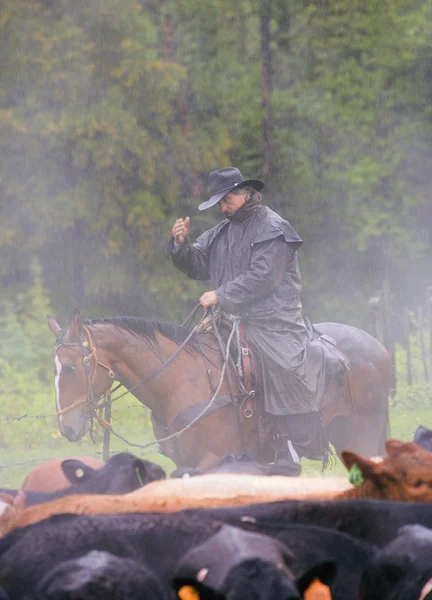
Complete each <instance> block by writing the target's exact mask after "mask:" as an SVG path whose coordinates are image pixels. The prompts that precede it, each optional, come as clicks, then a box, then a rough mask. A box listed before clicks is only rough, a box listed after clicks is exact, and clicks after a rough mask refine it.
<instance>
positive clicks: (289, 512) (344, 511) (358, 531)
mask: <svg viewBox="0 0 432 600" xmlns="http://www.w3.org/2000/svg"><path fill="white" fill-rule="evenodd" d="M182 513H183V514H186V515H191V516H193V515H199V517H200V518H201V519H203V518H208V519H213V520H217V521H223V522H224V523H229V524H231V525H235V526H237V527H242V528H245V529H252V530H254V531H258V532H259V531H267V530H268V529H269V528H270V529H273V530H274V531H281V532H282V531H283V530H284V528H285V527H286V526H287V525H288V524H289V525H293V524H299V525H316V526H319V527H325V528H330V529H336V530H338V531H342V532H344V533H347V534H348V535H351V536H353V537H355V538H358V539H361V540H363V541H365V542H367V543H369V544H372V545H375V546H378V547H382V546H385V545H386V544H388V543H389V542H390V541H391V540H392V539H393V538H394V537H395V536H396V534H397V532H398V529H399V528H400V527H402V526H403V525H409V524H416V523H418V524H420V525H424V526H425V527H431V528H432V505H431V504H426V503H420V502H419V503H416V502H389V501H382V500H322V501H304V500H283V501H281V502H269V503H262V504H254V505H249V506H235V507H227V508H215V509H203V508H201V509H188V510H185V511H182Z"/></svg>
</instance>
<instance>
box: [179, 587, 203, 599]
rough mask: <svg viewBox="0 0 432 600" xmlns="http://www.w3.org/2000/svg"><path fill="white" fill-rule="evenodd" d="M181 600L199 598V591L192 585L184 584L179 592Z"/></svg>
mask: <svg viewBox="0 0 432 600" xmlns="http://www.w3.org/2000/svg"><path fill="white" fill-rule="evenodd" d="M177 596H178V597H179V598H180V600H199V597H200V595H199V592H198V590H196V589H195V588H194V587H193V586H191V585H184V586H183V587H181V588H180V589H179V591H178V592H177Z"/></svg>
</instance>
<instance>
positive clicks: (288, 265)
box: [168, 167, 320, 474]
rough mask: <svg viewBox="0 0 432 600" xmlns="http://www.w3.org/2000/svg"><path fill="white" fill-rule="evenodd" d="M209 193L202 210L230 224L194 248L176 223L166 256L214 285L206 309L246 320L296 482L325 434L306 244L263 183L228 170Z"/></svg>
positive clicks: (215, 176)
mask: <svg viewBox="0 0 432 600" xmlns="http://www.w3.org/2000/svg"><path fill="white" fill-rule="evenodd" d="M209 187H210V193H211V196H210V198H209V199H208V200H207V201H206V202H202V203H201V204H200V205H199V207H198V208H199V210H207V209H209V208H211V207H212V206H215V205H216V204H217V205H218V206H219V210H220V211H221V213H222V215H223V216H224V217H225V218H224V220H223V221H222V222H221V223H219V224H218V225H216V226H215V227H213V228H212V229H210V230H208V231H206V232H204V233H203V234H202V235H201V236H199V237H198V239H197V240H196V242H195V243H194V244H192V243H190V241H189V238H188V235H189V226H190V218H189V217H186V218H185V219H183V218H180V219H177V220H176V222H175V224H174V226H173V229H172V237H171V239H170V241H169V243H168V251H169V253H170V255H171V258H172V261H173V263H174V265H175V266H176V267H177V268H178V269H180V270H181V271H183V272H184V273H186V274H187V275H188V276H189V277H190V278H192V279H200V280H210V281H211V283H212V289H211V290H209V291H207V292H205V293H204V294H203V295H202V296H201V298H200V304H201V306H202V307H203V308H204V309H207V308H208V307H210V306H214V307H218V309H219V310H220V311H221V312H222V313H224V314H226V315H235V316H239V317H240V318H241V320H242V322H243V324H244V329H245V332H246V339H247V341H248V344H250V346H251V348H252V349H253V350H254V349H255V352H254V355H255V356H256V357H258V358H259V363H260V364H259V376H258V379H259V383H260V385H259V387H260V392H261V393H262V396H263V399H264V409H265V413H266V415H267V417H268V419H270V423H271V428H272V432H273V434H272V435H271V444H272V448H273V450H274V452H275V462H276V463H277V464H280V465H281V468H286V470H287V471H290V472H292V473H293V474H298V473H300V470H301V467H300V458H301V456H302V455H303V456H308V446H310V445H311V441H312V440H311V439H310V437H311V436H310V431H311V424H312V425H314V426H315V428H316V427H320V412H319V411H317V410H316V407H315V406H314V393H313V386H312V387H311V386H310V385H309V382H308V377H307V368H306V364H305V362H306V361H305V358H306V346H307V341H308V330H307V327H306V324H305V321H304V319H303V315H302V303H301V297H300V295H301V290H302V279H301V275H300V271H299V266H298V252H297V251H298V248H299V246H300V245H301V244H302V240H301V238H300V237H299V235H298V234H297V233H296V232H295V231H294V229H293V228H292V226H291V225H290V224H289V223H288V221H286V220H284V219H283V218H282V217H280V216H279V215H278V214H277V213H275V212H274V211H272V210H271V209H270V208H268V207H267V206H264V205H263V204H262V203H261V195H260V193H259V192H260V191H261V190H262V189H263V188H264V183H263V182H262V181H259V180H257V179H245V178H244V177H243V175H242V174H241V172H240V171H239V170H238V169H237V168H235V167H228V168H224V169H218V170H216V171H213V172H212V173H210V175H209ZM312 437H314V436H312ZM309 458H317V457H314V456H311V455H310V454H309Z"/></svg>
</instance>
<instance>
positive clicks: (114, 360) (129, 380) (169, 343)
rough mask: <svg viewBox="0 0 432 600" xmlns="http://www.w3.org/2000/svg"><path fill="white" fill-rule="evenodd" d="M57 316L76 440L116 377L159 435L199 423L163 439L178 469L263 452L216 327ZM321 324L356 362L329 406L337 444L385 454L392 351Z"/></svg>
mask: <svg viewBox="0 0 432 600" xmlns="http://www.w3.org/2000/svg"><path fill="white" fill-rule="evenodd" d="M48 323H49V327H50V329H51V331H52V332H53V333H54V335H55V336H56V354H55V388H56V403H57V415H58V421H59V426H60V431H61V433H62V435H64V436H65V437H66V438H67V439H68V440H70V441H72V442H75V441H78V440H80V439H81V438H82V436H83V435H85V434H86V432H87V431H88V428H89V423H90V422H91V419H92V418H93V417H94V416H95V414H96V411H97V406H98V400H99V399H100V398H102V397H103V396H104V394H105V393H106V392H107V390H109V389H110V388H111V386H112V383H113V380H114V379H115V380H116V381H118V382H120V383H121V384H122V385H123V386H124V387H125V388H127V389H129V390H130V391H131V393H133V395H134V396H135V397H136V398H137V399H138V400H139V401H140V402H141V403H142V404H144V405H145V406H147V407H148V408H149V409H150V410H151V413H152V420H153V426H154V427H153V428H154V432H155V435H156V438H158V439H160V438H164V437H166V436H167V435H169V434H172V433H173V432H176V431H179V430H180V429H183V428H184V426H185V425H187V424H188V423H190V422H191V421H192V420H193V421H196V422H194V424H193V425H192V426H191V427H189V428H188V429H187V430H186V431H184V432H183V433H181V434H180V435H178V436H177V437H176V439H175V444H174V446H173V445H172V444H170V443H162V444H161V448H162V450H163V452H164V453H165V454H167V455H169V456H170V457H171V458H173V460H174V462H175V463H176V464H177V466H191V467H195V468H197V469H205V468H209V467H211V466H213V464H215V463H216V462H217V461H218V460H220V458H221V457H223V456H224V455H225V454H227V453H235V452H247V453H249V454H251V455H252V456H254V457H255V458H257V459H258V460H259V459H260V453H259V449H258V447H259V444H258V440H257V431H258V420H259V416H258V412H259V411H258V410H256V411H255V413H254V414H253V416H252V417H251V418H246V416H245V414H244V413H245V410H244V408H243V405H241V406H239V404H240V403H237V404H236V403H233V402H232V401H230V399H231V398H230V386H229V383H228V381H227V379H228V378H227V377H223V379H222V378H221V372H222V375H223V365H224V361H223V357H222V356H221V352H220V348H219V345H218V342H217V341H216V339H215V336H214V334H213V333H211V332H208V333H194V334H193V335H191V331H190V330H189V329H186V328H184V327H180V326H177V325H174V324H170V323H161V322H157V321H149V320H147V319H142V318H135V317H114V318H110V319H93V320H88V321H82V318H81V314H80V312H79V311H75V314H74V317H73V319H72V321H71V323H70V325H69V327H68V328H67V329H64V330H62V329H61V328H60V326H59V325H58V323H57V321H56V320H55V319H54V318H52V317H49V319H48ZM317 327H318V328H319V330H320V332H321V333H322V334H326V335H327V336H331V337H332V338H333V339H334V340H335V341H336V347H337V348H338V351H339V352H340V353H343V356H344V362H345V363H346V365H347V370H346V375H345V382H344V389H343V390H341V394H340V398H339V399H338V400H337V401H335V402H334V403H333V404H331V405H330V406H328V407H327V408H325V409H324V411H323V422H324V427H325V430H326V433H327V437H328V439H329V441H330V442H331V443H332V444H333V446H334V447H335V449H336V451H337V452H338V454H340V453H341V452H342V450H344V449H351V450H354V451H356V452H359V453H361V454H363V455H366V456H373V455H377V454H382V453H383V452H384V442H385V441H386V439H387V432H388V394H389V390H390V382H391V359H390V356H389V354H388V352H387V350H386V349H385V348H384V346H383V345H382V344H381V343H380V342H378V340H376V339H375V338H373V337H372V336H370V335H369V334H368V333H366V332H364V331H362V330H359V329H356V328H354V327H350V326H347V325H342V324H338V323H321V324H319V325H318V326H317ZM185 342H186V343H185ZM218 383H219V385H218ZM236 385H237V384H236V382H235V381H234V386H236ZM216 387H218V388H219V389H216V393H215V388H216ZM234 391H238V390H237V389H235V390H234ZM214 397H216V401H215V402H214V404H213V406H212V410H213V408H215V407H216V408H217V410H214V411H213V412H211V411H210V410H209V411H208V414H205V415H204V416H202V418H198V417H199V415H200V413H201V412H202V410H203V408H204V407H205V406H206V404H207V403H208V402H209V401H210V399H211V398H214ZM197 405H198V408H197ZM99 406H100V405H99ZM195 409H196V410H195Z"/></svg>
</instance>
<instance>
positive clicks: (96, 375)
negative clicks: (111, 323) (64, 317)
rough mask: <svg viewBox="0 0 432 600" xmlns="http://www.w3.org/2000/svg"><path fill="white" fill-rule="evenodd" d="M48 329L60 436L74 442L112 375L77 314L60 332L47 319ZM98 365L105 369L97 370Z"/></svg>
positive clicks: (89, 423)
mask: <svg viewBox="0 0 432 600" xmlns="http://www.w3.org/2000/svg"><path fill="white" fill-rule="evenodd" d="M48 326H49V328H50V329H51V331H52V332H53V333H54V335H55V336H56V343H55V366H54V375H55V390H56V406H57V418H58V422H59V426H60V432H61V434H62V435H63V436H64V437H66V438H67V439H68V440H69V441H70V442H78V441H79V440H80V439H81V438H82V437H83V435H85V434H86V433H87V431H88V430H89V428H90V426H91V423H92V418H93V416H94V415H95V410H96V405H97V400H98V398H100V397H101V396H102V395H103V394H104V393H105V392H106V391H107V390H108V389H109V388H110V387H111V384H112V381H113V379H114V373H113V372H112V371H111V369H110V368H109V367H107V366H106V365H104V364H103V363H100V362H99V361H98V359H97V356H96V347H95V343H94V340H93V337H92V335H91V333H90V331H89V329H88V327H86V326H85V325H84V324H83V321H82V317H81V313H80V311H79V310H76V311H75V313H74V316H73V319H72V321H71V323H70V324H69V327H68V328H67V329H64V330H62V329H61V327H60V326H59V324H58V323H57V321H56V320H55V319H54V318H53V317H48ZM98 365H102V366H103V367H105V368H104V369H98V368H97V367H98Z"/></svg>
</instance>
